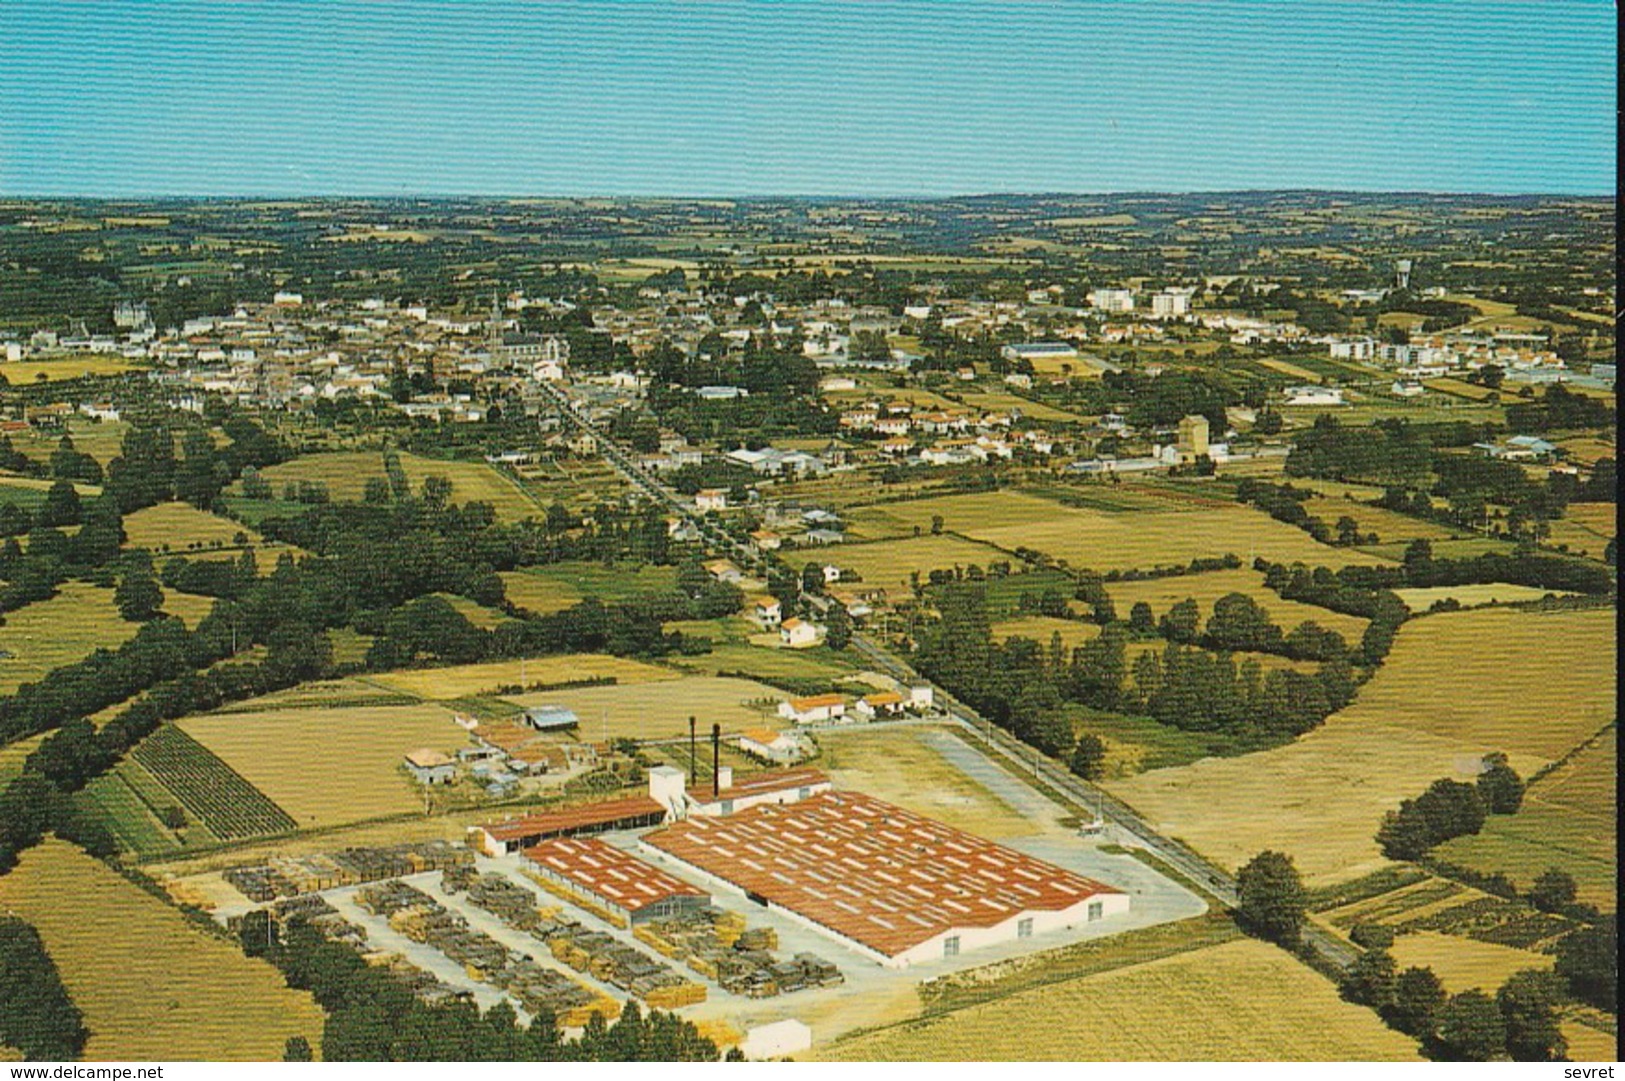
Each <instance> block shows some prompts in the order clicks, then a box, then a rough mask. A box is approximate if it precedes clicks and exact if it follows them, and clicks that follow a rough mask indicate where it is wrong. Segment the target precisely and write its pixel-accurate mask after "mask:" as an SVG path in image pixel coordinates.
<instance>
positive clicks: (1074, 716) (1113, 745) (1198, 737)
mask: <svg viewBox="0 0 1625 1081" xmlns="http://www.w3.org/2000/svg"><path fill="white" fill-rule="evenodd" d="M1066 714H1067V716H1068V717H1069V718H1070V719H1071V721H1072V729H1073V731H1075V732H1078V733H1079V734H1082V733H1086V732H1087V733H1088V734H1090V735H1092V736H1097V737H1099V739H1100V740H1101V742H1102V743H1104V744H1105V745H1106V776H1108V777H1129V776H1133V775H1134V774H1136V773H1143V772H1145V771H1146V770H1152V769H1166V768H1168V767H1170V766H1183V765H1186V764H1187V763H1190V762H1195V761H1197V760H1198V759H1202V758H1207V757H1209V756H1211V755H1218V754H1224V753H1226V752H1228V751H1229V750H1230V748H1229V741H1228V740H1227V739H1226V738H1225V737H1224V736H1222V735H1219V734H1217V733H1203V732H1185V731H1182V730H1180V729H1178V728H1175V727H1173V726H1172V725H1166V724H1162V723H1160V722H1158V721H1155V720H1152V719H1151V718H1150V717H1131V716H1128V715H1127V714H1122V713H1108V712H1106V711H1104V710H1098V709H1093V708H1091V707H1089V706H1084V705H1078V704H1076V703H1072V704H1069V705H1068V706H1066Z"/></svg>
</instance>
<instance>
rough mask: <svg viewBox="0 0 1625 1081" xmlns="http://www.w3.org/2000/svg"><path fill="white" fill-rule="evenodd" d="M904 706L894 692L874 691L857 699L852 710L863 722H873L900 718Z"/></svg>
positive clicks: (898, 695)
mask: <svg viewBox="0 0 1625 1081" xmlns="http://www.w3.org/2000/svg"><path fill="white" fill-rule="evenodd" d="M905 704H906V703H905V701H904V699H903V696H902V695H900V694H898V693H897V692H896V691H876V692H874V693H873V694H866V695H864V696H863V697H862V698H860V699H858V701H857V703H856V704H855V705H854V706H853V707H852V708H853V710H854V711H855V712H856V713H857V714H858V715H859V716H860V717H862V718H863V719H864V720H866V721H875V720H883V719H885V718H887V717H899V716H901V715H902V713H903V707H904V705H905Z"/></svg>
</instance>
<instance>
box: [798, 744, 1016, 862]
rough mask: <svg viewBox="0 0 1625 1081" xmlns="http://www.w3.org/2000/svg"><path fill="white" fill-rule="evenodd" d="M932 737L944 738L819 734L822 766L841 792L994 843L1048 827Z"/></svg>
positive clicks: (820, 763) (819, 763)
mask: <svg viewBox="0 0 1625 1081" xmlns="http://www.w3.org/2000/svg"><path fill="white" fill-rule="evenodd" d="M933 737H935V738H942V737H941V736H939V735H936V733H934V732H933V733H929V734H928V733H927V732H925V731H922V730H921V729H917V728H889V729H878V730H871V731H865V730H863V729H862V728H853V729H844V730H843V729H831V730H828V731H825V732H820V733H819V735H818V745H819V747H820V748H821V749H822V751H823V754H822V756H821V757H820V759H819V761H818V765H819V766H821V767H822V768H824V769H825V770H827V771H829V774H830V778H831V779H832V780H833V781H834V782H835V785H836V787H837V788H850V789H854V790H856V791H859V792H866V793H868V794H869V795H871V796H874V797H876V798H878V799H883V800H889V801H890V802H892V803H895V804H897V805H898V806H900V807H906V808H908V809H909V810H911V811H913V812H915V813H916V814H922V815H926V816H928V817H930V818H934V819H936V820H937V821H939V822H946V823H947V824H948V825H950V826H954V827H956V828H958V829H962V830H968V831H969V832H971V833H974V834H976V835H978V836H980V837H986V838H988V839H990V840H995V841H998V840H1004V839H1005V838H1008V837H1027V836H1031V835H1032V834H1034V833H1037V832H1039V831H1040V830H1041V829H1043V828H1044V825H1045V824H1044V823H1041V822H1036V821H1034V820H1032V819H1030V818H1027V817H1024V816H1022V815H1021V814H1018V813H1017V812H1016V811H1015V810H1014V809H1012V808H1011V807H1010V805H1009V804H1007V803H1005V802H1004V801H1003V800H1002V799H1000V798H999V797H998V796H996V795H995V794H994V793H992V792H991V791H989V790H988V789H987V788H986V787H984V786H983V785H981V784H978V783H977V782H976V781H975V780H973V779H972V778H970V777H969V776H967V775H966V774H965V772H964V771H963V770H961V769H959V768H958V767H957V766H955V765H953V764H952V763H951V762H949V761H948V760H947V759H946V758H944V757H943V756H942V754H941V752H939V751H938V750H937V749H936V748H935V747H933V746H932V745H931V743H930V742H929V741H930V739H931V738H933ZM947 738H950V739H951V738H957V737H953V736H948V737H947Z"/></svg>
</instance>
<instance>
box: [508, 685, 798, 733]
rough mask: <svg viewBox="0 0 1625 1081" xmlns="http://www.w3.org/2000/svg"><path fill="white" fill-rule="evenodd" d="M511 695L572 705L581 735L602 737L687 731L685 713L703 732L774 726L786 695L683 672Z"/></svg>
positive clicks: (529, 700)
mask: <svg viewBox="0 0 1625 1081" xmlns="http://www.w3.org/2000/svg"><path fill="white" fill-rule="evenodd" d="M511 697H512V700H513V701H515V702H521V703H523V704H524V705H527V706H540V705H557V706H564V707H566V708H568V709H572V710H574V711H575V713H576V716H578V717H580V718H581V730H580V735H581V738H582V739H585V740H603V739H616V738H619V737H623V736H624V737H627V738H630V739H659V738H662V737H666V736H682V735H687V734H688V718H689V717H690V716H694V717H697V718H699V721H700V724H701V729H702V731H709V729H710V726H711V725H712V724H720V725H721V726H722V730H723V731H724V732H737V731H739V730H740V729H742V728H752V727H760V726H761V725H763V724H764V723H766V724H776V723H777V722H778V718H777V714H776V710H777V709H778V705H779V702H780V701H782V700H783V699H784V698H785V697H786V695H785V694H784V692H782V691H778V690H775V689H774V688H772V687H769V686H767V685H766V684H763V683H757V682H755V681H754V680H749V679H733V678H730V677H725V676H683V677H681V678H680V679H677V680H675V681H662V682H658V683H651V682H643V683H630V682H629V683H623V684H619V685H614V686H602V687H576V688H572V689H569V690H561V691H546V692H540V693H532V694H526V695H513V696H511Z"/></svg>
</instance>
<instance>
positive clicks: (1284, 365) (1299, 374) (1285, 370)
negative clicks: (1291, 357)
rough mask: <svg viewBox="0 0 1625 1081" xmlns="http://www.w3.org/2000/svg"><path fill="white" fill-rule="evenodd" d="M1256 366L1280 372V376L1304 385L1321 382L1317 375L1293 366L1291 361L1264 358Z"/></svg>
mask: <svg viewBox="0 0 1625 1081" xmlns="http://www.w3.org/2000/svg"><path fill="white" fill-rule="evenodd" d="M1258 364H1259V366H1260V367H1263V368H1268V369H1270V370H1271V371H1275V372H1280V373H1281V374H1282V375H1289V376H1291V377H1292V378H1293V379H1301V380H1303V381H1304V382H1305V383H1319V382H1320V381H1321V377H1320V376H1319V375H1318V374H1316V373H1315V372H1312V371H1310V370H1309V369H1308V368H1303V367H1299V366H1298V365H1296V364H1293V363H1292V362H1291V361H1286V360H1277V359H1275V358H1273V357H1266V358H1263V359H1261V360H1259V361H1258Z"/></svg>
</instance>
